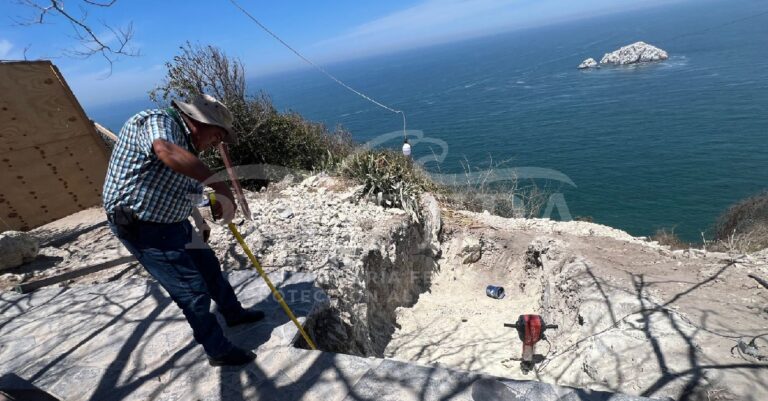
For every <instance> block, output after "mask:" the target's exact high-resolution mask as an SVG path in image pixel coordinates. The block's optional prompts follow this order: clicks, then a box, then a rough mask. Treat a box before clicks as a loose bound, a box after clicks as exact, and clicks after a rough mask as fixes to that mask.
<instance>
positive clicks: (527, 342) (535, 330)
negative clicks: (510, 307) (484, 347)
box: [504, 315, 557, 373]
mask: <svg viewBox="0 0 768 401" xmlns="http://www.w3.org/2000/svg"><path fill="white" fill-rule="evenodd" d="M504 327H512V328H513V329H517V335H518V336H520V340H521V341H522V342H523V355H522V359H521V361H520V368H521V369H522V370H523V373H528V372H530V371H531V370H533V364H534V362H535V361H534V358H533V356H534V354H533V351H534V348H535V347H536V343H537V342H539V340H541V339H543V338H544V330H546V329H556V328H557V325H556V324H545V323H544V319H542V318H541V316H539V315H520V317H518V318H517V323H504Z"/></svg>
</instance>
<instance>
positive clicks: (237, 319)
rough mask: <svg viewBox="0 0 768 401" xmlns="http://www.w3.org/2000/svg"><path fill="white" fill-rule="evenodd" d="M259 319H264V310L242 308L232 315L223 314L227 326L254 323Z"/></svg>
mask: <svg viewBox="0 0 768 401" xmlns="http://www.w3.org/2000/svg"><path fill="white" fill-rule="evenodd" d="M261 319H264V312H262V311H260V310H258V309H251V308H249V309H243V310H241V311H240V312H238V313H237V314H236V315H233V316H224V321H225V322H227V326H229V327H233V326H238V325H241V324H246V323H256V322H258V321H259V320H261Z"/></svg>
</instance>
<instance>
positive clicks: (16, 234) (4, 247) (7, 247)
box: [0, 231, 40, 270]
mask: <svg viewBox="0 0 768 401" xmlns="http://www.w3.org/2000/svg"><path fill="white" fill-rule="evenodd" d="M39 250H40V244H38V242H37V240H36V239H35V237H33V236H31V235H29V234H27V233H23V232H20V231H6V232H4V233H1V234H0V270H6V269H13V268H14V267H19V266H21V265H23V264H24V263H28V262H31V261H33V260H34V259H35V257H37V253H38V251H39Z"/></svg>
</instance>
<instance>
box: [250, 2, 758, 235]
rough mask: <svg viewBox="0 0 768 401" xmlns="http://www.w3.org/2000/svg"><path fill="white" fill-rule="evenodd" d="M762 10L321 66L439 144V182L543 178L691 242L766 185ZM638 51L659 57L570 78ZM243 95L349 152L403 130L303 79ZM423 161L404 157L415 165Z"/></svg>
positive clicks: (635, 21) (599, 208)
mask: <svg viewBox="0 0 768 401" xmlns="http://www.w3.org/2000/svg"><path fill="white" fill-rule="evenodd" d="M767 12H768V2H766V1H741V0H739V1H694V2H686V3H682V4H675V5H672V6H665V7H663V8H654V9H646V10H643V11H634V12H628V13H623V14H617V15H609V16H602V17H597V18H592V19H584V20H580V21H576V22H568V23H562V24H558V25H552V26H547V27H542V28H536V29H530V30H525V31H517V32H508V33H504V34H500V35H496V36H492V37H485V38H481V39H473V40H469V41H465V42H459V43H450V44H443V45H439V46H434V47H430V48H424V49H417V50H411V51H407V52H403V53H399V54H394V55H386V56H379V57H374V58H369V59H363V60H358V61H353V62H346V63H342V64H337V65H329V66H326V68H327V70H328V71H329V72H331V73H333V74H335V75H336V76H338V77H339V78H340V79H342V80H344V81H345V82H347V83H349V84H350V85H352V86H353V87H355V88H357V89H359V90H362V91H363V92H365V93H367V94H370V95H371V96H373V97H375V98H376V99H378V100H379V101H381V102H383V103H385V104H387V105H390V106H392V107H394V108H397V109H402V110H404V111H405V112H406V113H407V117H408V128H409V130H411V129H412V130H421V131H423V134H424V136H427V137H430V138H437V139H440V140H443V141H445V143H447V145H448V156H447V158H446V159H445V160H444V161H443V162H442V163H441V164H440V166H439V170H440V171H441V172H443V173H445V172H461V171H463V167H462V166H461V162H462V161H463V160H465V159H466V160H468V161H469V162H470V164H472V165H473V166H476V167H480V166H483V165H484V164H487V163H488V161H489V160H490V159H492V160H495V161H502V160H503V161H507V163H506V166H508V167H524V166H534V167H541V168H547V169H553V170H556V171H559V172H561V173H563V174H565V175H566V176H568V177H569V178H570V179H571V180H572V181H573V182H574V183H575V185H576V187H575V188H574V187H571V186H569V185H564V186H561V187H559V188H561V189H562V193H563V194H564V198H565V200H566V202H567V205H568V208H569V210H570V213H571V215H573V216H590V217H592V218H593V219H594V221H596V222H599V223H602V224H607V225H611V226H614V227H618V228H621V229H624V230H627V231H629V232H630V233H632V234H635V235H650V234H653V233H654V232H655V230H656V229H659V228H674V231H675V232H676V233H677V234H678V235H680V236H681V237H682V238H684V239H685V240H689V241H697V240H700V239H701V232H702V231H705V230H707V229H708V228H710V227H711V226H712V224H713V223H714V221H715V220H716V218H717V217H718V215H719V214H720V213H721V212H723V211H724V210H725V209H726V208H727V207H728V206H729V205H731V204H733V203H734V202H736V201H738V200H741V199H743V198H745V197H747V196H749V195H751V194H754V193H756V192H759V191H761V190H762V189H764V188H768V13H767ZM638 40H643V41H645V42H648V43H651V44H653V45H656V46H658V47H661V48H663V49H665V50H667V51H668V52H669V54H670V56H671V57H670V59H669V60H667V61H665V62H662V63H657V64H651V65H643V66H636V67H622V68H603V69H600V70H589V71H579V70H577V69H576V66H577V65H578V64H579V63H580V62H581V61H582V60H584V59H586V58H587V57H593V58H595V59H597V60H598V61H599V59H600V57H602V55H603V54H604V53H606V52H608V51H612V50H615V49H617V48H618V47H620V46H623V45H627V44H629V43H632V42H635V41H638ZM251 87H252V88H253V87H257V88H260V89H262V90H264V91H266V92H267V93H268V94H270V95H271V97H272V99H273V101H274V102H275V104H276V105H278V107H280V108H287V109H292V110H295V111H297V112H299V113H301V114H303V115H305V116H306V117H308V118H310V119H313V120H318V121H323V122H325V123H326V124H327V125H328V126H334V125H336V124H342V125H343V126H344V127H346V128H347V129H349V130H350V131H351V132H352V134H353V136H354V137H355V138H356V139H357V140H359V141H367V140H370V139H372V138H376V137H377V136H379V135H382V134H386V133H389V132H393V131H397V130H399V129H402V122H401V120H400V118H399V116H397V115H394V114H392V113H390V112H387V111H386V110H383V109H381V108H378V107H377V106H375V105H373V104H371V103H368V102H366V101H364V100H363V99H361V98H359V97H357V96H355V95H354V94H352V93H350V92H348V91H346V90H345V89H344V88H342V87H340V86H339V85H337V84H335V83H334V82H332V81H330V80H329V79H328V78H327V77H325V76H323V75H322V74H320V73H319V72H317V71H314V70H303V71H298V72H292V73H286V74H279V75H273V76H268V77H263V78H260V79H257V80H255V81H254V82H253V83H252V86H251ZM400 143H401V141H400V140H392V141H391V142H389V144H388V145H389V146H392V147H399V145H400ZM433 151H434V148H431V147H430V146H429V145H427V144H416V146H414V155H415V157H417V158H418V157H421V156H424V155H429V154H431V153H432V152H433ZM427 167H428V168H429V169H431V170H433V171H436V170H437V169H438V167H437V166H435V165H434V164H428V165H427ZM555 217H557V215H555Z"/></svg>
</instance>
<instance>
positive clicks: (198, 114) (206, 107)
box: [171, 94, 237, 144]
mask: <svg viewBox="0 0 768 401" xmlns="http://www.w3.org/2000/svg"><path fill="white" fill-rule="evenodd" d="M171 103H172V104H173V105H174V106H176V108H178V109H179V110H180V111H181V112H182V113H184V114H186V115H187V117H189V118H191V119H193V120H195V121H199V122H201V123H203V124H208V125H215V126H217V127H221V128H224V131H226V132H227V135H226V136H225V137H224V139H223V140H224V142H226V143H231V144H236V143H237V134H235V131H234V130H233V129H232V113H231V112H230V111H229V109H228V108H227V106H224V104H223V103H221V102H220V101H218V100H216V98H214V97H213V96H211V95H207V94H203V95H200V96H198V97H196V98H195V99H194V100H192V103H184V102H180V101H178V100H173V101H172V102H171Z"/></svg>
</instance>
